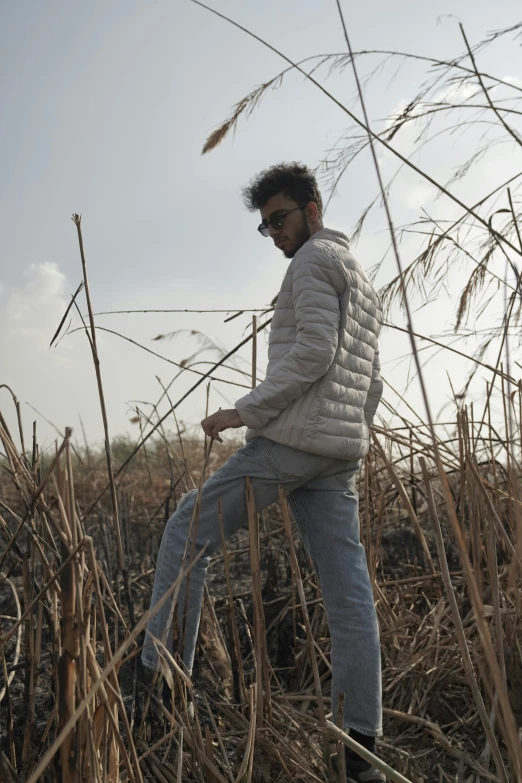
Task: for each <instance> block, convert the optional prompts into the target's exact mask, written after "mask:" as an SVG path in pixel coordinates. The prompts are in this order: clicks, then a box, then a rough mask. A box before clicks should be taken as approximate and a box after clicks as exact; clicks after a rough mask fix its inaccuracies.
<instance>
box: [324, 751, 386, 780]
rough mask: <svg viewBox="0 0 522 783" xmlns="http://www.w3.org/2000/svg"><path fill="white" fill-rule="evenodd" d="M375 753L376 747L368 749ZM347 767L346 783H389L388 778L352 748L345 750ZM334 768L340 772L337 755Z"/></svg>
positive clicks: (333, 760) (333, 762)
mask: <svg viewBox="0 0 522 783" xmlns="http://www.w3.org/2000/svg"><path fill="white" fill-rule="evenodd" d="M368 750H370V751H371V752H372V753H375V747H372V748H368ZM344 758H345V765H346V783H387V778H386V776H385V775H384V774H383V773H382V772H380V771H379V770H378V769H376V768H375V767H372V765H371V764H369V763H368V762H367V761H365V760H364V759H363V758H361V756H359V755H358V754H357V753H354V751H353V750H350V748H347V747H345V748H344ZM332 766H333V768H334V770H335V772H339V759H338V757H337V753H334V754H333V755H332Z"/></svg>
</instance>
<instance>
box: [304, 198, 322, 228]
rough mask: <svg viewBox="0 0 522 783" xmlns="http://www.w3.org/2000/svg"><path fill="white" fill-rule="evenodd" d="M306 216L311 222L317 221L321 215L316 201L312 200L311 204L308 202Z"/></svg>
mask: <svg viewBox="0 0 522 783" xmlns="http://www.w3.org/2000/svg"><path fill="white" fill-rule="evenodd" d="M306 216H307V218H308V220H309V221H310V223H315V221H316V220H317V219H318V217H319V210H318V209H317V204H316V203H315V201H310V203H309V204H307V207H306Z"/></svg>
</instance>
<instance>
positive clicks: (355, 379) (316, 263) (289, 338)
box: [235, 228, 383, 460]
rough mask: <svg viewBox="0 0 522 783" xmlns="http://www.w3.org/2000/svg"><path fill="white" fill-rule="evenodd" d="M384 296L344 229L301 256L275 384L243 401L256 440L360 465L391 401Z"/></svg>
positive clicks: (285, 306) (278, 344)
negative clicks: (383, 404) (385, 392)
mask: <svg viewBox="0 0 522 783" xmlns="http://www.w3.org/2000/svg"><path fill="white" fill-rule="evenodd" d="M382 322H383V311H382V305H381V302H380V299H379V296H378V295H377V293H376V292H375V290H374V288H373V287H372V285H371V283H370V282H369V280H368V278H367V276H366V274H365V272H364V270H363V269H362V268H361V266H360V264H359V263H358V262H357V261H356V260H355V258H354V257H353V255H352V254H351V252H350V250H349V245H348V238H347V237H346V236H345V235H344V234H343V233H341V232H340V231H335V230H333V229H329V228H323V229H321V230H320V231H318V232H317V233H315V234H313V235H312V237H311V238H310V239H309V240H308V241H307V242H305V244H304V245H303V246H302V247H301V248H300V249H299V250H298V251H297V253H296V254H295V256H294V258H293V259H292V261H291V263H290V265H289V267H288V270H287V272H286V275H285V278H284V281H283V284H282V286H281V291H280V293H279V296H278V298H277V303H276V307H275V310H274V317H273V320H272V328H271V332H270V337H269V343H268V346H269V347H268V367H267V371H266V377H265V380H264V381H262V383H260V384H258V386H256V388H255V389H253V390H252V391H251V392H249V393H248V394H247V395H245V396H244V397H242V398H241V399H240V400H238V401H237V402H236V404H235V407H236V410H237V411H238V413H239V415H240V417H241V419H242V421H243V422H244V423H245V424H246V425H247V428H248V429H247V431H246V440H247V441H249V440H251V439H252V438H254V437H256V436H258V435H264V436H265V437H266V438H271V439H272V440H275V441H277V442H278V443H283V444H285V445H287V446H293V447H294V448H296V449H302V450H303V451H309V452H311V453H313V454H321V455H323V456H326V457H337V458H340V459H347V460H357V459H362V458H363V457H364V456H365V455H366V454H367V452H368V448H369V432H368V427H369V426H370V424H371V423H372V420H373V417H374V415H375V411H376V410H377V406H378V404H379V400H380V398H381V394H382V388H383V383H382V380H381V377H380V364H379V350H378V336H379V332H380V330H381V326H382Z"/></svg>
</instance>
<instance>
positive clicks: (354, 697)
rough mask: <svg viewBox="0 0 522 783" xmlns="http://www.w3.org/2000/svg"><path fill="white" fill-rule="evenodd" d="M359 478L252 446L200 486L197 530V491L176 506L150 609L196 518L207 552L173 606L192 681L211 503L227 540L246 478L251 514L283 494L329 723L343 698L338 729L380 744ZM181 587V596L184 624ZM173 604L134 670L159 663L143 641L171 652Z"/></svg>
mask: <svg viewBox="0 0 522 783" xmlns="http://www.w3.org/2000/svg"><path fill="white" fill-rule="evenodd" d="M358 469H359V462H358V461H355V462H350V461H346V460H344V459H334V458H330V457H322V456H318V455H316V454H310V453H309V452H305V451H300V450H298V449H294V448H291V447H290V446H284V445H282V444H280V443H276V442H275V441H273V440H269V439H268V438H264V437H257V438H253V439H252V440H250V441H249V442H248V443H247V444H246V445H245V446H243V447H242V448H240V449H239V450H238V451H237V452H236V453H235V454H233V456H232V457H230V459H228V460H227V462H226V463H225V464H224V465H223V466H222V467H221V468H220V469H219V470H217V471H216V472H215V473H214V475H213V476H212V477H211V478H209V479H208V480H207V481H206V482H205V484H204V485H203V488H202V492H201V503H200V509H199V523H198V522H197V519H196V516H197V515H195V514H193V512H194V507H195V504H196V498H197V490H192V491H191V492H188V493H187V494H186V495H184V496H183V497H182V498H181V500H180V502H179V504H178V508H177V509H176V511H175V512H174V514H173V515H172V516H171V518H170V519H169V520H168V522H167V524H166V526H165V530H164V533H163V538H162V541H161V545H160V549H159V555H158V561H157V568H156V574H155V579H154V587H153V591H152V598H151V607H153V606H154V605H155V603H156V602H157V601H158V599H159V598H160V597H161V596H162V595H163V594H164V593H165V592H166V590H168V588H169V587H170V586H171V585H172V584H173V582H174V581H175V580H176V578H177V577H178V575H179V573H180V568H181V564H182V562H183V555H184V552H185V548H186V546H187V542H188V553H189V554H188V555H187V558H186V561H185V565H187V564H188V562H189V555H190V551H191V546H192V543H193V541H194V533H193V532H192V533H191V532H190V530H191V520H192V517H193V516H194V517H195V520H194V523H193V527H192V530H194V529H195V528H196V525H197V529H196V535H195V553H197V552H198V551H199V549H200V548H201V547H202V546H203V545H204V544H205V543H206V544H207V548H206V550H205V554H204V555H203V556H202V557H201V558H200V559H199V561H198V562H197V563H196V565H195V566H194V567H193V569H192V571H191V573H190V575H189V577H186V578H185V580H184V581H183V582H182V583H181V587H180V591H179V595H178V600H177V602H176V607H177V608H178V609H177V619H178V626H179V633H180V634H181V627H182V623H183V622H185V636H184V645H180V647H179V648H177V649H178V651H179V652H180V654H181V650H182V660H183V663H184V665H185V666H186V668H187V670H188V672H189V673H190V672H191V671H192V666H193V662H194V651H195V647H196V640H197V634H198V629H199V622H200V615H201V604H202V600H203V592H204V583H205V576H206V572H207V567H208V564H209V560H210V556H211V555H212V553H213V552H215V551H216V550H217V549H218V548H219V547H220V546H221V535H220V525H219V517H218V499H219V498H221V502H222V508H223V528H224V535H225V539H227V538H229V537H230V536H231V535H232V534H233V533H235V532H236V531H237V530H238V529H239V528H240V527H243V526H246V525H247V524H248V516H247V508H246V497H245V487H246V485H245V477H247V476H249V477H250V479H251V481H252V487H253V490H254V497H255V503H256V510H257V511H258V512H259V511H262V510H263V509H264V508H266V507H267V506H269V505H270V504H271V503H274V502H275V501H276V500H277V499H278V486H279V485H281V486H282V487H283V491H284V493H285V495H286V498H287V500H288V503H289V505H290V508H291V510H292V514H293V517H294V519H295V522H296V524H297V527H298V529H299V533H300V535H301V537H302V539H303V543H304V545H305V548H306V550H307V552H308V554H309V556H310V559H311V561H312V563H313V565H314V568H315V571H316V573H317V576H318V579H319V582H320V585H321V591H322V597H323V602H324V606H325V609H326V613H327V618H328V625H329V629H330V635H331V665H332V709H333V714H334V716H336V714H337V700H338V696H339V694H340V693H344V694H345V706H344V720H343V725H344V727H345V728H352V729H356V730H357V731H360V732H361V733H363V734H369V735H374V736H379V735H381V734H382V698H381V696H382V694H381V656H380V642H379V626H378V621H377V613H376V611H375V606H374V602H373V594H372V588H371V584H370V578H369V575H368V566H367V562H366V554H365V551H364V548H363V546H362V544H361V542H360V538H359V513H358V511H359V508H358V495H357V491H356V489H355V475H356V473H357V471H358ZM189 535H190V541H189ZM187 580H188V582H189V595H188V603H187V613H186V617H184V616H183V614H182V610H183V608H184V607H185V596H186V583H187ZM172 604H173V602H172V601H170V600H167V601H166V602H165V604H164V605H163V606H162V607H161V609H160V610H159V611H158V612H157V613H156V614H155V615H154V617H152V618H151V620H150V621H149V624H148V626H147V630H146V635H145V644H144V647H143V650H142V661H143V664H144V665H145V666H147V667H149V668H151V669H153V668H155V666H156V664H157V660H158V655H157V652H156V650H155V648H154V645H153V644H152V643H151V638H150V636H149V631H150V632H151V633H152V634H154V636H156V637H158V638H160V639H161V640H162V642H163V643H164V644H165V646H166V647H167V649H168V650H169V651H170V652H172V634H171V633H170V626H171V624H172V622H173V620H172V609H173V606H172ZM179 638H181V636H180V637H179Z"/></svg>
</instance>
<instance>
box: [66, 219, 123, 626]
mask: <svg viewBox="0 0 522 783" xmlns="http://www.w3.org/2000/svg"><path fill="white" fill-rule="evenodd" d="M81 220H82V219H81V215H77V214H74V215H73V216H72V221H73V223H74V224H75V226H76V231H77V234H78V243H79V246H80V257H81V262H82V271H83V282H84V286H85V298H86V301H87V309H88V312H89V325H90V334H89V332H88V331H87V329H86V334H87V336H88V338H89V345H90V347H91V352H92V358H93V362H94V369H95V373H96V383H97V386H98V396H99V399H100V408H101V414H102V421H103V431H104V436H105V454H106V457H107V473H108V476H109V486H110V494H111V503H112V513H113V520H112V521H113V526H114V534H115V536H116V545H117V547H118V557H119V567H120V571H121V574H122V578H123V586H124V597H125V599H126V603H127V610H128V612H129V617H130V619H131V624H132V625H134V608H133V605H132V598H131V593H130V584H129V574H128V571H127V568H126V565H125V555H124V553H123V544H122V539H121V529H120V518H119V512H118V499H117V494H116V484H115V480H114V479H115V477H114V471H113V467H112V456H111V444H110V438H109V422H108V418H107V409H106V406H105V395H104V392H103V383H102V377H101V370H100V357H99V354H98V346H97V342H96V327H95V323H94V313H93V309H92V304H91V296H90V292H89V280H88V277H87V262H86V260H85V252H84V248H83V235H82V227H81Z"/></svg>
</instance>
